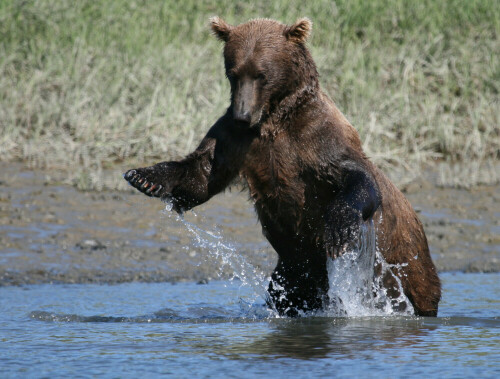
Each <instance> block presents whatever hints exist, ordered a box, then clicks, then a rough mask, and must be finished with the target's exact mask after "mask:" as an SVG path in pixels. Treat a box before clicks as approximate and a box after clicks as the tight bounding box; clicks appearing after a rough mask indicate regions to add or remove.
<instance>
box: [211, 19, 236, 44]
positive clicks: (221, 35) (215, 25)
mask: <svg viewBox="0 0 500 379" xmlns="http://www.w3.org/2000/svg"><path fill="white" fill-rule="evenodd" d="M210 27H211V28H212V31H213V32H214V34H215V35H216V36H217V38H218V39H220V40H221V41H224V42H227V40H228V39H229V33H231V30H233V27H232V26H231V25H229V24H228V23H227V22H226V21H224V20H223V19H222V18H220V17H217V16H215V17H211V18H210Z"/></svg>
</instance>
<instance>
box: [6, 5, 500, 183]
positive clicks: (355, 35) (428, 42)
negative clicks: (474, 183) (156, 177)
mask: <svg viewBox="0 0 500 379" xmlns="http://www.w3.org/2000/svg"><path fill="white" fill-rule="evenodd" d="M213 15H220V16H221V17H223V18H224V19H225V20H226V21H228V22H230V23H233V24H238V23H241V22H244V21H246V20H248V19H250V18H255V17H270V18H275V19H278V20H280V21H282V22H285V23H292V22H294V21H295V20H296V19H297V18H298V17H301V16H308V17H309V18H310V19H311V20H312V21H313V23H314V27H313V35H312V38H311V39H310V41H309V47H310V49H311V52H312V54H313V57H314V58H315V60H316V63H317V65H318V69H319V72H320V75H321V82H322V85H323V88H324V89H325V90H326V91H327V92H328V93H329V95H330V96H331V97H332V98H333V99H334V100H335V101H336V102H337V104H338V106H339V108H340V109H341V110H342V111H343V112H344V113H345V114H346V115H347V117H348V118H349V119H350V120H351V122H352V123H353V124H354V125H355V126H356V128H357V129H358V130H359V132H360V134H361V137H362V139H363V141H364V145H365V149H366V151H367V153H368V154H369V155H370V156H371V157H372V158H373V159H374V160H375V161H376V163H378V164H379V165H382V166H384V167H386V168H388V167H394V166H397V167H404V168H406V170H407V171H410V170H411V171H414V170H415V169H416V168H419V167H422V165H424V164H428V163H434V162H449V163H459V164H461V165H465V166H466V167H472V169H469V170H473V171H474V170H475V169H476V168H481V167H483V166H484V164H487V166H488V167H490V168H491V167H493V169H492V170H493V172H494V170H495V167H498V166H497V163H498V160H499V159H500V126H499V125H500V124H499V119H500V104H499V86H500V57H499V52H500V44H499V30H500V7H498V6H497V5H496V2H494V1H490V0H447V1H441V0H422V1H409V0H385V1H384V0H373V1H362V0H350V1H349V0H337V1H331V0H317V1H310V2H306V1H303V0H289V1H285V0H279V1H274V2H269V1H265V0H254V1H248V2H233V1H231V0H213V1H209V0H184V1H173V0H163V1H162V0H142V1H140V0H135V1H134V0H123V1H120V0H115V1H105V0H79V1H76V2H75V1H65V0H45V1H36V0H23V1H21V0H2V1H0V131H1V133H0V160H2V161H8V160H13V159H19V160H23V161H25V162H26V163H27V164H29V165H30V166H32V167H47V168H59V169H63V170H65V171H66V172H67V174H68V180H69V181H71V182H73V183H75V184H77V185H78V186H79V187H80V188H94V189H100V188H103V187H113V188H114V187H115V186H117V185H118V183H120V177H119V176H118V175H114V176H113V179H112V180H111V181H104V180H103V175H102V172H103V169H106V168H112V169H113V170H115V171H116V172H122V171H124V170H125V168H127V167H129V165H130V164H132V163H133V164H141V165H148V164H151V163H153V162H154V161H155V160H157V159H160V158H175V157H178V156H180V155H183V154H185V153H187V152H188V151H190V150H191V149H193V148H194V147H195V146H196V144H197V143H198V141H199V140H200V138H201V137H202V135H203V134H204V133H205V132H206V130H207V129H208V128H209V127H210V125H211V124H212V123H213V122H214V121H215V120H216V119H217V118H218V117H219V116H220V115H221V114H222V113H223V112H224V110H225V108H226V107H227V106H228V103H229V87H228V83H227V81H226V80H225V78H224V71H223V61H222V57H221V50H222V49H221V44H220V43H219V42H218V41H217V40H216V39H215V38H213V36H211V35H210V31H209V28H208V18H209V17H210V16H213ZM450 172H451V171H450ZM460 172H462V170H461V171H460ZM465 172H466V171H465ZM456 177H457V176H456V173H455V172H452V176H450V180H451V179H453V178H455V179H456ZM489 177H490V178H491V175H489ZM496 180H498V178H497V179H496Z"/></svg>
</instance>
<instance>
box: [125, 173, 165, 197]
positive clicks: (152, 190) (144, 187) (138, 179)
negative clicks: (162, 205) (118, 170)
mask: <svg viewBox="0 0 500 379" xmlns="http://www.w3.org/2000/svg"><path fill="white" fill-rule="evenodd" d="M123 178H124V179H125V180H126V181H127V182H128V183H129V184H130V185H131V186H132V187H134V188H136V189H138V190H139V191H141V192H142V193H143V194H145V195H148V196H155V197H160V195H161V192H162V189H163V186H162V185H161V184H157V183H156V184H155V183H153V182H151V181H148V180H147V179H146V178H145V177H144V176H142V175H141V174H140V173H138V172H137V170H128V171H127V172H126V173H125V174H123Z"/></svg>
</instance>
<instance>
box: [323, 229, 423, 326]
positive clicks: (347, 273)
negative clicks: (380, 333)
mask: <svg viewBox="0 0 500 379" xmlns="http://www.w3.org/2000/svg"><path fill="white" fill-rule="evenodd" d="M376 266H377V267H380V268H381V274H378V275H376V274H375V267H376ZM400 267H401V265H391V264H388V263H387V262H386V261H385V259H384V258H383V256H382V254H381V253H380V251H379V249H378V247H377V235H376V229H375V226H374V225H373V221H370V222H367V223H364V224H363V225H362V227H361V233H360V236H359V240H358V244H357V246H356V247H355V248H353V249H352V250H351V251H348V252H346V253H345V254H344V255H342V256H341V257H339V258H337V259H335V260H332V259H328V267H327V268H328V279H329V283H330V288H329V291H328V297H329V299H330V304H329V306H328V307H327V309H325V310H324V313H325V315H327V316H330V317H366V316H388V315H398V316H410V315H413V314H414V311H413V307H412V305H411V303H410V301H409V300H408V298H407V297H406V296H405V295H404V293H403V288H402V284H401V281H400V279H399V278H398V277H397V276H396V275H394V273H393V270H397V269H398V268H400ZM384 275H392V276H393V277H394V279H395V281H396V283H397V285H398V288H397V291H398V292H399V294H400V295H399V297H398V298H393V297H390V296H389V295H388V293H387V289H386V288H385V287H384V285H383V282H382V278H383V277H384Z"/></svg>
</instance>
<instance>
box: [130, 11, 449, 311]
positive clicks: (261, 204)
mask: <svg viewBox="0 0 500 379" xmlns="http://www.w3.org/2000/svg"><path fill="white" fill-rule="evenodd" d="M211 26H212V30H213V31H214V33H215V34H216V35H217V37H218V38H219V39H220V40H222V41H223V42H224V43H225V46H224V61H225V68H226V75H227V78H228V79H229V81H230V84H231V105H230V106H229V108H228V109H227V111H226V113H225V114H224V115H223V116H222V117H221V118H220V119H219V120H218V121H217V122H216V123H215V124H214V125H213V126H212V127H211V128H210V130H209V131H208V133H207V135H206V136H205V138H203V140H202V141H201V143H200V145H199V146H198V148H197V149H196V150H195V151H194V152H192V153H191V154H189V155H188V156H187V157H186V158H184V159H182V160H180V161H172V162H161V163H158V164H156V165H154V166H151V167H146V168H138V169H133V170H129V171H127V172H126V173H125V175H124V177H125V179H126V180H127V181H128V182H129V183H130V184H131V185H132V186H134V187H135V188H137V189H138V190H139V191H141V192H143V193H145V194H146V195H149V196H155V197H160V198H162V199H163V200H168V201H171V202H172V204H173V209H174V210H176V211H177V212H183V211H186V210H188V209H190V208H193V207H195V206H197V205H199V204H201V203H204V202H205V201H207V200H209V199H210V198H211V197H212V196H214V195H215V194H217V193H219V192H221V191H222V190H224V188H226V187H227V186H229V185H230V184H231V183H232V182H233V181H234V180H235V178H237V177H238V176H239V177H241V178H243V179H244V181H245V182H246V184H247V186H248V188H249V191H250V197H251V199H252V200H253V202H254V203H255V209H256V211H257V214H258V217H259V220H260V222H261V224H262V231H263V233H264V236H265V237H266V238H267V239H268V240H269V242H270V243H271V245H272V246H273V248H274V249H275V250H276V252H277V253H278V255H279V260H278V265H277V267H276V269H275V271H274V273H273V275H272V280H271V282H270V284H269V289H268V292H269V300H268V302H269V303H270V304H269V305H270V306H271V307H275V308H276V309H277V310H278V312H279V313H280V314H285V315H292V316H293V315H296V314H297V313H298V311H309V310H314V309H319V308H321V307H322V306H324V304H325V303H324V302H325V301H326V298H327V292H328V287H329V285H328V273H327V258H328V257H331V258H333V259H335V258H337V257H338V256H339V255H341V254H342V253H344V252H345V251H346V250H347V249H348V248H349V247H350V246H352V245H354V244H355V243H356V242H357V241H358V235H359V232H360V226H361V224H362V223H363V222H364V221H368V220H372V219H373V222H374V223H375V227H376V231H377V232H376V233H377V242H378V247H379V249H380V251H381V253H382V255H383V257H384V258H385V260H386V261H387V263H389V264H395V265H398V266H397V267H398V268H393V270H394V271H395V272H393V274H395V275H397V276H398V277H399V279H400V281H401V284H402V288H403V291H404V293H405V295H406V296H407V297H408V299H409V300H410V301H411V303H412V305H413V308H414V310H415V313H416V314H417V315H421V316H436V315H437V311H438V302H439V300H440V297H441V288H440V282H439V278H438V275H437V273H436V268H435V266H434V264H433V262H432V260H431V257H430V254H429V248H428V246H427V240H426V237H425V234H424V231H423V227H422V224H421V223H420V221H419V220H418V218H417V216H416V214H415V212H414V210H413V209H412V207H411V205H410V204H409V203H408V201H407V200H406V199H405V197H404V196H403V194H402V193H401V192H400V191H399V190H398V189H397V188H396V187H395V186H394V185H393V184H392V183H391V182H390V181H389V179H388V178H387V177H386V176H385V175H384V174H383V173H382V172H381V171H380V170H379V169H378V168H376V167H375V166H374V165H373V164H372V163H371V162H370V161H369V160H368V158H367V157H366V155H365V154H364V153H363V150H362V148H361V142H360V139H359V136H358V133H357V132H356V130H355V129H354V128H353V127H352V126H351V124H349V122H348V121H347V119H346V118H345V117H344V115H343V114H342V113H341V112H340V111H339V110H338V109H337V108H336V106H335V104H334V103H333V102H332V101H331V100H330V99H329V98H328V97H327V95H325V93H324V92H323V91H322V90H321V89H320V86H319V82H318V72H317V71H316V66H315V64H314V62H313V59H312V57H311V55H310V53H309V51H308V50H307V48H306V46H305V42H306V39H307V37H308V35H309V33H310V30H311V22H310V21H309V20H308V19H305V18H304V19H300V20H298V21H297V22H296V23H295V24H294V25H292V26H287V25H284V24H281V23H279V22H277V21H273V20H268V19H256V20H252V21H249V22H247V23H245V24H241V25H238V26H232V25H229V24H227V23H226V22H224V21H223V20H222V19H220V18H217V17H215V18H213V19H212V20H211ZM381 215H382V217H381ZM384 285H385V286H386V288H387V289H388V294H389V295H390V296H393V297H394V298H396V297H397V296H399V293H398V291H397V286H396V280H395V278H394V275H385V276H384Z"/></svg>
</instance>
